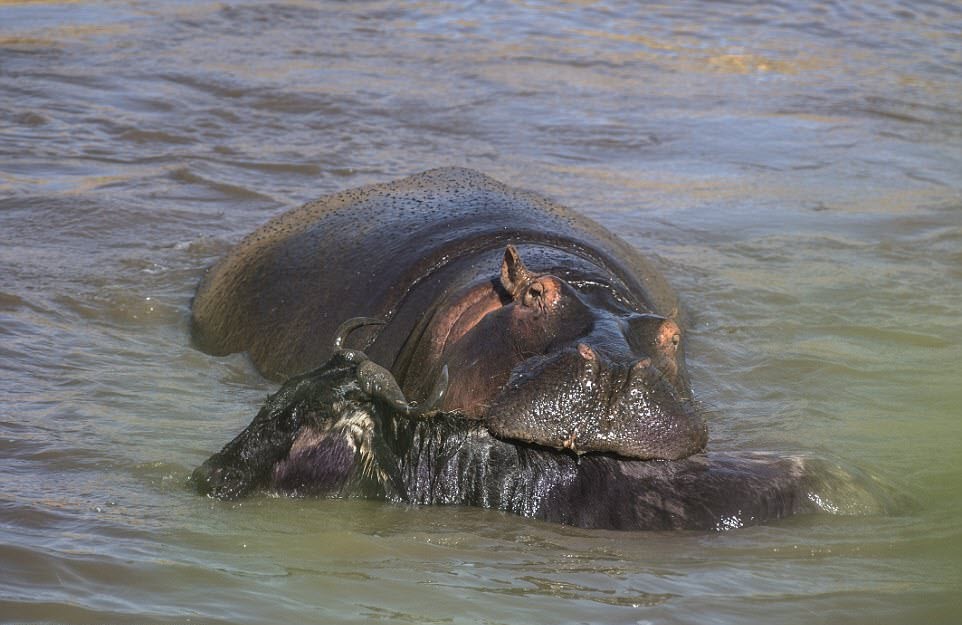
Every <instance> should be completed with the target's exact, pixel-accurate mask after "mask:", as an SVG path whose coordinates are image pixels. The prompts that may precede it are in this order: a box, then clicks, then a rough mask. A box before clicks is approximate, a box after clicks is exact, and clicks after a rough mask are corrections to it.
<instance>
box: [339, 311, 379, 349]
mask: <svg viewBox="0 0 962 625" xmlns="http://www.w3.org/2000/svg"><path fill="white" fill-rule="evenodd" d="M386 323H387V322H386V321H384V320H382V319H375V318H374V317H351V318H350V319H348V320H347V321H345V322H344V323H342V324H341V325H339V326H337V330H335V331H334V350H335V351H337V350H340V349H343V348H344V341H345V340H347V337H348V336H349V335H350V334H351V332H353V331H354V330H357V329H358V328H363V327H364V326H383V325H385V324H386Z"/></svg>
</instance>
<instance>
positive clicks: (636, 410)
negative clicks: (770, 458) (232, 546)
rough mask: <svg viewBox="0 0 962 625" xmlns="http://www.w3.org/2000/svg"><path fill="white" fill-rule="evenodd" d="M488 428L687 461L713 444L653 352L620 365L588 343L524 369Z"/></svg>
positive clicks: (582, 447)
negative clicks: (654, 362)
mask: <svg viewBox="0 0 962 625" xmlns="http://www.w3.org/2000/svg"><path fill="white" fill-rule="evenodd" d="M485 425H486V426H487V428H488V429H489V430H490V431H491V432H492V433H493V434H494V435H495V436H498V437H499V438H506V439H513V440H523V441H526V442H530V443H535V444H538V445H542V446H546V447H553V448H557V449H569V450H571V451H573V452H575V453H582V452H584V451H593V452H607V453H614V454H617V455H620V456H625V457H628V458H636V459H640V460H678V459H681V458H686V457H688V456H690V455H692V454H695V453H698V452H699V451H702V450H703V449H704V448H705V444H706V443H707V441H708V429H707V427H706V425H705V422H704V421H703V419H702V418H701V415H700V414H699V412H698V410H697V408H696V406H695V403H694V402H693V401H692V400H691V398H690V397H689V396H682V395H681V394H680V393H679V391H678V390H677V389H676V388H675V386H674V385H673V384H672V382H671V381H670V377H669V375H667V374H666V373H665V372H664V371H663V370H661V369H659V368H658V367H656V366H655V365H654V364H653V360H652V358H651V357H645V358H642V359H640V360H638V361H636V362H634V363H633V364H624V365H619V364H616V363H614V362H612V361H611V360H610V359H608V358H606V357H604V356H603V355H602V354H600V353H599V352H597V351H596V350H594V349H592V348H591V347H589V346H588V345H587V344H585V343H579V344H578V345H577V347H575V348H572V349H567V350H564V351H562V352H560V353H557V354H552V355H550V356H547V357H544V358H540V359H532V360H528V361H525V363H523V364H522V365H521V366H519V367H516V368H515V370H514V371H513V372H512V375H511V379H510V380H509V381H508V383H507V384H506V385H505V387H504V388H503V390H502V392H501V393H500V394H499V395H498V397H497V398H496V399H495V401H494V402H493V403H492V405H491V407H490V410H489V411H488V416H487V418H486V419H485Z"/></svg>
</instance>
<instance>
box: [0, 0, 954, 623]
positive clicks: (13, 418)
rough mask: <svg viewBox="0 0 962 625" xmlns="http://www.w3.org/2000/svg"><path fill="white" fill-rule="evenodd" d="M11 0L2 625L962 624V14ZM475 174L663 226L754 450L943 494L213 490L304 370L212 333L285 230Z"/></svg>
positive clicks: (722, 436)
mask: <svg viewBox="0 0 962 625" xmlns="http://www.w3.org/2000/svg"><path fill="white" fill-rule="evenodd" d="M640 5H641V3H630V2H626V3H623V4H622V3H617V2H614V1H613V0H607V1H601V2H576V3H566V4H554V3H544V4H542V3H523V2H494V3H474V4H468V3H464V4H461V3H450V4H440V3H406V4H403V5H400V4H395V3H388V2H358V3H310V2H293V3H288V4H262V3H249V4H243V3H223V2H218V3H212V2H203V1H201V2H184V3H176V2H168V3H154V2H128V1H124V0H118V1H116V2H108V3H86V2H70V3H63V4H55V3H23V4H21V3H17V2H12V3H11V2H2V3H0V562H2V566H0V620H3V621H6V622H13V623H17V622H43V623H47V622H50V623H94V622H96V623H266V622H303V623H309V622H316V623H333V622H338V623H350V622H356V623H360V622H389V623H404V622H411V623H526V624H528V623H535V624H536V623H558V622H591V623H893V624H894V623H954V622H956V621H957V618H958V610H959V608H960V607H962V605H960V600H959V599H958V597H959V596H960V590H962V565H960V563H962V522H960V520H959V519H960V518H962V497H960V494H962V492H960V490H962V431H960V429H962V428H960V425H959V424H960V411H962V391H960V385H959V380H960V362H962V322H960V318H959V311H960V310H962V288H960V285H962V193H960V191H962V175H960V174H962V106H960V99H959V94H960V93H962V12H960V9H959V6H958V5H957V4H954V3H951V2H908V1H906V0H903V1H901V2H898V1H890V2H885V1H881V0H880V1H876V2H863V3H843V2H827V1H821V2H816V3H809V2H800V1H794V0H789V1H786V2H779V3H758V4H754V3H751V2H714V3H692V2H685V3H671V4H670V5H664V6H640ZM441 165H463V166H469V167H475V168H477V169H481V170H482V171H484V172H486V173H488V174H490V175H492V176H494V177H496V178H498V179H500V180H502V181H504V182H507V183H509V184H512V185H516V186H521V187H525V188H530V189H533V190H536V191H540V192H542V193H545V194H547V195H549V196H552V197H553V198H555V199H557V200H559V201H561V202H562V203H564V204H567V205H569V206H572V207H575V208H577V209H579V210H581V211H583V212H585V213H587V214H589V215H591V216H593V217H595V218H597V219H598V220H600V221H602V222H603V223H605V224H606V225H608V226H609V227H611V228H613V229H615V230H617V231H618V232H619V233H621V234H622V235H623V236H624V237H625V238H626V239H628V240H629V241H631V242H632V243H633V244H635V245H637V246H638V247H640V248H641V249H643V250H646V251H647V252H648V253H650V254H651V255H652V256H653V257H654V258H656V259H657V261H658V263H659V264H660V265H661V266H662V267H663V269H664V270H665V272H666V273H667V274H668V276H669V278H670V280H671V281H672V282H673V283H674V284H675V285H676V287H677V288H678V290H679V291H680V293H681V295H682V297H683V299H684V301H685V302H686V305H687V307H688V309H689V312H690V313H691V318H692V319H693V321H694V323H693V327H692V331H691V334H690V340H691V343H690V348H689V355H690V356H689V362H690V366H691V369H692V378H693V381H694V385H695V390H696V393H697V394H698V395H699V396H700V398H701V399H702V400H703V401H704V402H705V403H706V404H707V405H708V406H709V407H710V408H711V416H710V426H711V430H712V440H713V442H712V445H713V447H714V448H716V449H769V450H780V451H786V452H789V451H800V450H802V451H808V452H811V453H814V454H817V455H821V456H825V457H829V458H833V459H838V460H841V461H843V462H845V463H849V464H852V465H855V466H858V467H861V468H862V469H864V470H867V471H871V472H872V473H874V474H876V475H879V476H882V477H883V478H884V479H885V480H887V481H889V482H891V483H893V484H896V485H897V487H898V488H900V489H901V490H902V491H904V492H905V493H907V494H910V495H911V496H912V497H913V499H914V501H915V506H914V507H913V508H912V509H911V510H907V511H906V512H905V513H904V514H899V515H896V516H889V517H871V516H868V517H833V516H830V515H825V516H818V517H808V518H798V519H793V520H789V521H786V522H781V523H777V524H774V525H770V526H767V527H758V528H749V529H743V530H737V531H732V532H727V533H721V534H702V533H615V532H596V531H585V530H578V529H572V528H565V527H560V526H554V525H548V524H543V523H537V522H532V521H528V520H524V519H519V518H515V517H512V516H507V515H502V514H499V513H496V512H492V511H484V510H475V509H459V508H432V509H404V508H402V507H397V506H390V505H385V504H380V503H376V502H339V501H316V500H284V499H271V498H265V497H259V498H254V499H250V500H247V501H244V502H242V503H236V504H225V503H220V502H214V501H210V500H207V499H204V498H202V497H198V496H196V495H194V494H193V493H192V492H190V491H189V490H187V489H186V488H185V485H184V482H185V478H186V476H187V475H188V473H189V472H190V471H191V469H192V468H193V467H195V466H196V465H197V464H199V463H200V462H201V461H203V460H204V459H205V458H206V457H207V456H208V455H209V454H210V453H211V452H213V451H215V450H216V449H218V448H219V447H220V446H221V445H222V444H223V443H225V442H226V441H227V440H228V439H229V438H230V437H231V436H233V434H234V433H236V432H237V431H238V430H239V429H240V428H241V427H243V426H244V425H246V423H247V422H248V421H249V419H250V418H251V417H252V415H253V414H254V412H255V411H256V409H257V407H258V406H259V404H260V402H261V401H262V400H263V398H264V396H265V395H266V394H267V393H269V392H270V391H271V390H273V386H272V385H270V384H269V383H267V382H265V381H264V380H262V379H260V378H259V377H258V375H257V374H256V373H255V372H254V371H253V370H252V368H251V367H250V365H249V364H247V362H246V361H245V360H244V358H243V357H241V356H233V357H228V358H211V357H208V356H206V355H204V354H201V353H199V352H197V351H196V350H194V349H192V348H191V347H190V345H189V343H188V339H187V337H188V332H187V330H188V328H187V319H188V311H189V302H190V298H191V295H192V291H193V289H194V287H195V285H196V283H197V281H198V279H199V277H200V275H201V273H202V272H203V270H204V268H205V267H206V266H208V265H210V264H211V263H212V262H214V261H215V260H216V259H217V258H218V257H219V256H220V255H221V254H222V253H223V252H224V251H225V250H226V249H227V248H228V247H229V246H230V245H231V244H232V243H233V242H236V241H237V240H238V239H239V238H240V237H241V236H242V235H243V234H244V233H246V232H248V231H250V230H252V229H253V228H255V227H256V226H257V225H259V224H260V223H262V222H263V221H265V220H266V219H267V218H268V217H270V216H272V215H274V214H277V213H278V212H280V211H282V210H285V209H288V208H291V207H293V206H296V205H298V204H300V203H301V202H304V201H306V200H309V199H313V198H315V197H317V196H319V195H322V194H324V193H328V192H333V191H336V190H340V189H344V188H348V187H351V186H356V185H360V184H366V183H370V182H377V181H386V180H390V179H393V178H397V177H400V176H402V175H405V174H409V173H413V172H415V171H419V170H422V169H427V168H430V167H434V166H441Z"/></svg>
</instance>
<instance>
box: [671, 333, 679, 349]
mask: <svg viewBox="0 0 962 625" xmlns="http://www.w3.org/2000/svg"><path fill="white" fill-rule="evenodd" d="M679 343H681V335H680V334H672V335H671V344H672V345H673V346H674V347H678V344H679Z"/></svg>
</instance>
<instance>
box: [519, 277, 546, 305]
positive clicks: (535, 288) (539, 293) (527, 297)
mask: <svg viewBox="0 0 962 625" xmlns="http://www.w3.org/2000/svg"><path fill="white" fill-rule="evenodd" d="M542 297H544V285H543V284H541V282H534V283H532V285H531V286H529V287H528V290H527V292H526V293H525V294H524V301H523V303H524V305H525V306H531V305H532V304H534V301H535V300H536V299H541V298H542Z"/></svg>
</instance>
